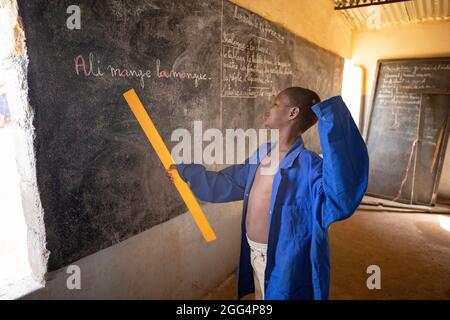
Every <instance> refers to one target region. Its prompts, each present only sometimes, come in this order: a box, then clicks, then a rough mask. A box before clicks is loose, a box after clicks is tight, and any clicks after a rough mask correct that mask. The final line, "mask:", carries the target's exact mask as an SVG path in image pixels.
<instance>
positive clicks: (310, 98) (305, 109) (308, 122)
mask: <svg viewBox="0 0 450 320" xmlns="http://www.w3.org/2000/svg"><path fill="white" fill-rule="evenodd" d="M281 93H283V94H285V95H286V96H287V97H288V98H289V102H290V105H289V107H298V108H299V109H300V115H299V117H298V118H299V121H298V123H299V127H298V128H299V131H300V133H303V132H305V131H306V130H308V129H309V128H311V127H312V126H313V125H314V124H316V122H317V116H316V115H315V114H314V112H313V111H312V110H311V107H312V106H314V105H315V104H317V103H319V102H320V97H319V95H318V94H317V93H315V92H314V91H312V90H309V89H306V88H302V87H289V88H286V89H284V90H283V91H281Z"/></svg>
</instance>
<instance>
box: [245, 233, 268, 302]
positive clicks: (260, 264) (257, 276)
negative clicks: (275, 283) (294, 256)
mask: <svg viewBox="0 0 450 320" xmlns="http://www.w3.org/2000/svg"><path fill="white" fill-rule="evenodd" d="M247 242H248V245H249V246H250V260H251V263H252V267H253V281H254V282H255V300H264V271H265V270H266V262H267V244H265V243H258V242H254V241H252V240H250V239H249V237H248V236H247Z"/></svg>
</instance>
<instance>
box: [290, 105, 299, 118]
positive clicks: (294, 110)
mask: <svg viewBox="0 0 450 320" xmlns="http://www.w3.org/2000/svg"><path fill="white" fill-rule="evenodd" d="M299 114H300V108H299V107H292V108H290V110H289V117H288V119H289V120H293V119H295V118H297V117H298V116H299Z"/></svg>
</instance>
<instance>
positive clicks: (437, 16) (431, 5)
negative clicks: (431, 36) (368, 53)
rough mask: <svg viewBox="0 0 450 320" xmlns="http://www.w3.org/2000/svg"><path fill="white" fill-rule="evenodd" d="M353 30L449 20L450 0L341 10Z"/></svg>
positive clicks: (420, 0)
mask: <svg viewBox="0 0 450 320" xmlns="http://www.w3.org/2000/svg"><path fill="white" fill-rule="evenodd" d="M338 12H340V13H342V14H343V15H344V17H345V19H346V20H347V22H348V23H349V25H350V27H351V28H352V30H367V29H376V28H383V27H387V26H392V25H397V24H407V23H420V22H427V21H449V20H450V0H411V1H405V2H396V3H390V4H382V5H374V6H368V7H361V8H353V9H345V10H339V11H338Z"/></svg>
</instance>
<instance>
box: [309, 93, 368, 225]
mask: <svg viewBox="0 0 450 320" xmlns="http://www.w3.org/2000/svg"><path fill="white" fill-rule="evenodd" d="M312 110H313V111H314V113H315V114H316V115H317V117H318V127H319V136H320V144H321V146H322V153H323V161H320V167H317V170H315V173H314V174H313V175H312V179H313V181H312V189H313V195H314V198H315V199H313V203H314V202H315V203H316V206H318V207H317V208H316V209H317V211H316V212H317V213H318V214H317V215H318V217H317V219H319V220H320V224H321V226H322V227H323V228H324V229H328V227H329V226H330V225H331V224H332V223H333V222H335V221H339V220H343V219H346V218H348V217H350V216H351V215H352V214H353V213H354V212H355V210H356V209H357V208H358V206H359V204H360V202H361V200H362V198H363V196H364V194H365V192H366V189H367V183H368V175H369V156H368V153H367V148H366V144H365V142H364V140H363V138H362V137H361V134H360V132H359V130H358V127H357V126H356V124H355V122H354V121H353V118H352V116H351V114H350V111H349V110H348V109H347V106H346V105H345V103H344V101H343V100H342V97H341V96H336V97H333V98H330V99H328V100H325V101H323V102H321V103H319V104H316V105H315V106H313V107H312Z"/></svg>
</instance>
